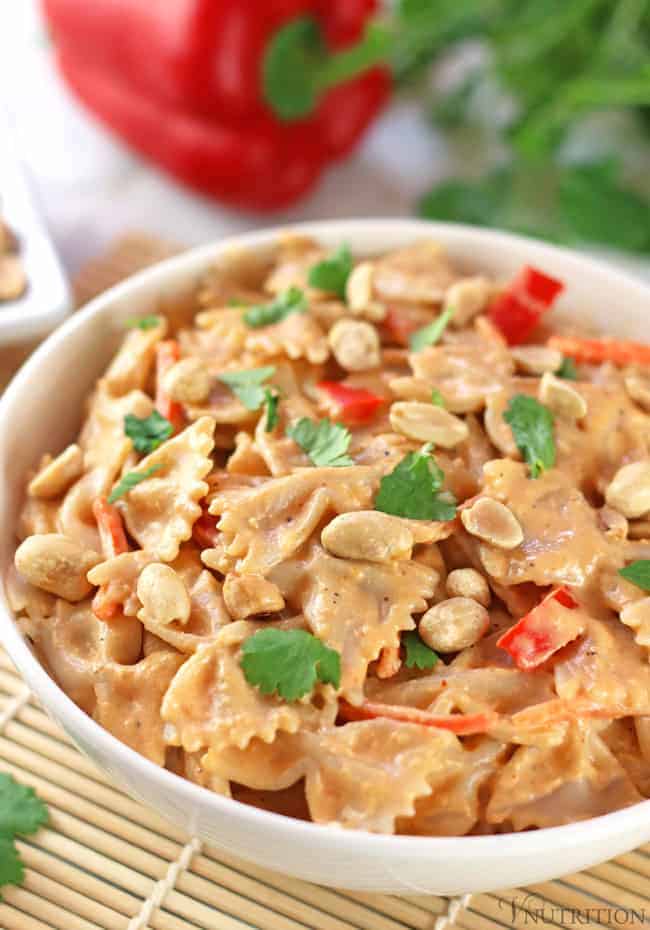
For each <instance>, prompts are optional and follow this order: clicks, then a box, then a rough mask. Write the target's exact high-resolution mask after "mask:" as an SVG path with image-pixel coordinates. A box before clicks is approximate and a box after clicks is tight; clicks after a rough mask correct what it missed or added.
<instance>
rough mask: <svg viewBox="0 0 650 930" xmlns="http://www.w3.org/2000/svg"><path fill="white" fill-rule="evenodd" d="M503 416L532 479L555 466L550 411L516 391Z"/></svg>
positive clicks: (533, 399)
mask: <svg viewBox="0 0 650 930" xmlns="http://www.w3.org/2000/svg"><path fill="white" fill-rule="evenodd" d="M503 419H504V420H505V421H506V423H507V424H508V425H509V426H510V429H511V430H512V435H513V438H514V440H515V443H516V444H517V448H518V449H519V451H520V452H521V454H522V455H523V457H524V459H525V460H526V462H527V463H528V465H529V466H530V476H531V478H538V477H539V476H540V475H541V473H542V472H543V471H545V470H546V469H547V468H552V467H553V466H554V465H555V438H554V436H553V424H554V423H555V419H554V417H553V414H552V413H551V411H550V410H549V409H548V407H545V406H544V404H540V402H539V401H538V400H535V398H534V397H529V396H528V395H527V394H515V396H514V397H513V398H511V400H510V404H509V405H508V409H507V410H506V412H505V413H504V414H503Z"/></svg>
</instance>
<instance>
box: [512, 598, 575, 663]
mask: <svg viewBox="0 0 650 930" xmlns="http://www.w3.org/2000/svg"><path fill="white" fill-rule="evenodd" d="M577 606H578V604H577V602H576V601H575V600H574V598H573V596H572V595H571V594H570V593H569V592H568V591H567V590H566V588H558V589H557V590H555V591H551V593H550V594H548V595H547V596H546V597H545V598H544V600H543V601H541V602H540V603H539V604H538V605H537V607H534V608H533V609H532V610H531V611H530V613H527V614H526V616H525V617H522V618H521V620H519V621H517V623H515V625H514V626H512V627H510V629H509V630H507V631H506V632H505V633H504V634H503V636H501V637H500V638H499V639H498V640H497V646H498V647H499V649H504V650H505V651H506V652H507V653H508V654H509V655H510V656H512V658H513V660H514V662H515V665H516V666H517V668H520V669H522V671H524V672H526V671H530V670H531V669H535V668H538V667H539V666H540V665H542V664H543V663H544V662H546V661H547V659H549V658H550V657H551V656H552V655H553V654H554V653H555V652H557V651H558V649H562V648H563V647H564V646H566V645H568V644H569V643H570V642H573V640H574V639H577V638H578V636H580V635H581V634H582V633H584V630H585V624H584V617H583V615H582V614H580V613H578V614H574V613H573V611H574V610H575V608H576V607H577Z"/></svg>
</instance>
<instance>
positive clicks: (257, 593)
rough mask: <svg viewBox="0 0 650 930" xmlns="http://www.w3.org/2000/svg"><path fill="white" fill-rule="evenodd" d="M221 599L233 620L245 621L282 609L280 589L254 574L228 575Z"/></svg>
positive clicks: (282, 599)
mask: <svg viewBox="0 0 650 930" xmlns="http://www.w3.org/2000/svg"><path fill="white" fill-rule="evenodd" d="M223 599H224V602H225V605H226V609H227V610H228V613H229V614H230V616H231V617H232V618H233V620H245V619H246V617H252V616H255V615H256V614H272V613H275V612H276V611H278V610H282V608H283V607H284V598H283V597H282V594H281V592H280V589H279V588H278V587H277V586H276V585H274V584H273V582H272V581H268V580H267V579H266V578H265V577H264V576H263V575H257V574H254V573H251V574H247V575H235V574H234V573H233V572H230V573H228V574H227V575H226V578H225V581H224V583H223Z"/></svg>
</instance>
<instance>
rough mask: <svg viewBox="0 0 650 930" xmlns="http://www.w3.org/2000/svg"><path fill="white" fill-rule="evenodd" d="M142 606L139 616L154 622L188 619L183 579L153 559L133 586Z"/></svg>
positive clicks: (162, 622)
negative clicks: (135, 585)
mask: <svg viewBox="0 0 650 930" xmlns="http://www.w3.org/2000/svg"><path fill="white" fill-rule="evenodd" d="M136 591H137V594H138V597H139V599H140V602H141V603H142V609H141V610H140V611H138V618H139V619H140V620H141V621H142V623H144V624H145V625H146V622H147V621H153V622H154V623H156V624H164V625H167V624H168V623H173V622H174V621H175V620H178V621H179V622H180V623H187V621H188V620H189V618H190V610H191V604H190V596H189V594H188V592H187V588H186V587H185V584H184V582H183V579H182V578H181V577H180V576H179V575H178V574H177V573H176V572H175V571H174V569H173V568H171V566H169V565H163V563H162V562H152V563H151V564H150V565H147V566H145V568H143V569H142V572H141V573H140V577H139V578H138V584H137V588H136Z"/></svg>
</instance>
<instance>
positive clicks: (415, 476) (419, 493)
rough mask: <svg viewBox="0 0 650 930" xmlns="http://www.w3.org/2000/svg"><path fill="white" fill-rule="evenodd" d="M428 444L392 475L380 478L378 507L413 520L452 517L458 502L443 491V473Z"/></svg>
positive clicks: (406, 457)
mask: <svg viewBox="0 0 650 930" xmlns="http://www.w3.org/2000/svg"><path fill="white" fill-rule="evenodd" d="M432 448H433V446H432V444H431V443H427V445H426V446H423V448H422V449H421V450H420V451H419V452H409V454H408V455H406V456H405V457H404V458H403V459H402V461H401V462H400V463H399V464H398V465H397V466H396V467H395V468H394V469H393V471H392V472H391V473H390V474H389V475H385V476H384V477H383V478H382V479H381V483H380V485H379V491H378V493H377V496H376V498H375V510H381V511H382V512H383V513H390V514H393V515H394V516H396V517H408V518H409V519H411V520H453V519H454V517H455V516H456V501H455V500H454V497H453V495H452V494H451V493H449V492H445V491H442V485H443V481H444V478H445V476H444V473H443V471H442V469H441V468H440V467H439V465H438V464H437V463H436V461H435V459H434V458H433V457H432V456H431V450H432Z"/></svg>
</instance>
